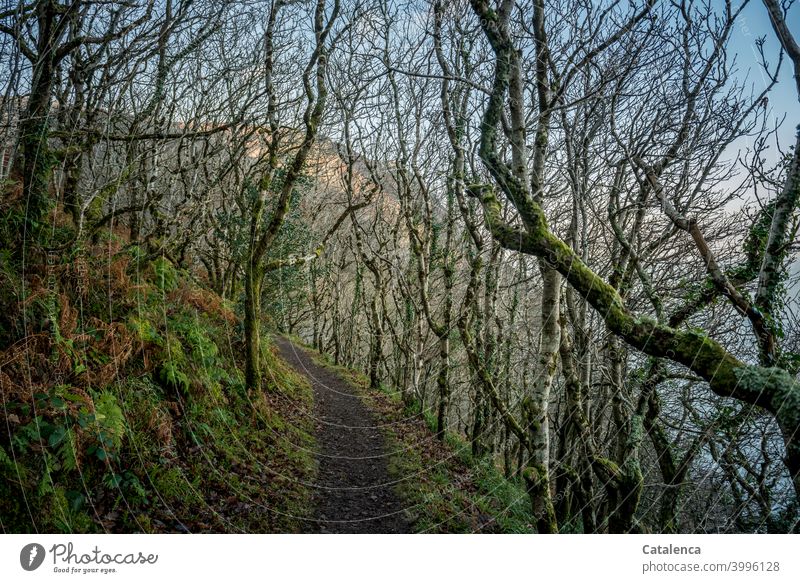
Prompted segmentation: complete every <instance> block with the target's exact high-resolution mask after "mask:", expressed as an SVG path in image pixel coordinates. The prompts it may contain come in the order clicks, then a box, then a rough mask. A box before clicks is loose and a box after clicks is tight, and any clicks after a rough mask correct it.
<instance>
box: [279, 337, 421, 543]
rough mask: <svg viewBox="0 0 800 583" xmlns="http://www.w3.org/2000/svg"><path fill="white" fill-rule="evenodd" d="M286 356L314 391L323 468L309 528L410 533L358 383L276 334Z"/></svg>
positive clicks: (383, 447)
mask: <svg viewBox="0 0 800 583" xmlns="http://www.w3.org/2000/svg"><path fill="white" fill-rule="evenodd" d="M275 343H276V344H277V346H278V349H279V350H280V353H281V356H282V357H283V359H284V360H285V361H286V362H288V363H289V364H290V365H291V366H292V367H293V368H294V369H295V370H297V371H298V372H299V373H300V374H302V375H304V376H305V377H307V378H308V380H309V382H310V383H311V386H312V388H313V391H314V415H315V418H316V427H317V434H316V435H317V442H318V444H319V446H320V451H319V454H318V461H319V474H318V477H317V482H316V484H315V486H314V487H315V492H314V502H315V514H314V518H315V520H313V521H311V522H309V528H308V531H309V532H321V533H408V532H411V529H410V525H409V523H408V521H407V520H406V518H405V517H404V514H403V506H402V504H401V501H400V499H399V498H398V497H397V495H396V494H395V493H394V492H393V490H392V486H391V484H392V482H393V480H392V479H391V477H390V476H389V470H388V467H387V459H388V452H387V450H386V443H385V440H384V438H383V435H382V434H381V431H380V429H379V428H377V427H376V426H375V423H374V421H373V416H372V414H371V413H370V411H369V410H368V409H367V407H366V406H365V405H364V403H362V401H361V398H360V397H359V396H358V395H357V394H356V392H355V389H354V388H353V386H352V385H351V384H350V383H348V382H347V381H345V380H344V379H342V378H341V377H339V376H338V375H337V374H336V373H335V372H333V371H331V370H329V369H327V368H325V367H323V366H320V365H318V364H317V363H315V362H314V360H313V359H312V357H311V356H310V355H309V354H308V353H306V352H305V351H304V350H303V349H302V348H299V347H297V346H295V345H293V344H292V343H290V342H289V341H287V340H285V339H283V338H279V337H276V338H275Z"/></svg>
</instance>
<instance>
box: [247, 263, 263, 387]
mask: <svg viewBox="0 0 800 583" xmlns="http://www.w3.org/2000/svg"><path fill="white" fill-rule="evenodd" d="M261 279H262V278H261V274H260V271H259V269H258V266H256V265H253V264H252V262H251V263H249V264H248V266H247V270H246V273H245V284H244V287H245V298H244V344H245V369H244V370H245V383H246V385H247V388H248V389H250V390H252V391H255V392H256V393H258V392H260V391H261Z"/></svg>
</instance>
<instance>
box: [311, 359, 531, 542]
mask: <svg viewBox="0 0 800 583" xmlns="http://www.w3.org/2000/svg"><path fill="white" fill-rule="evenodd" d="M313 354H314V355H315V358H316V361H317V362H318V363H319V364H321V365H324V366H327V367H328V368H330V369H331V370H334V371H336V372H337V373H338V374H339V375H340V376H341V377H342V378H344V379H345V380H347V381H349V382H350V383H351V384H352V385H353V386H355V387H356V388H357V389H358V391H359V392H360V394H361V396H362V399H363V401H364V403H365V404H366V405H367V406H368V407H369V408H370V409H371V411H372V412H373V415H374V416H375V421H376V423H377V424H379V425H380V426H381V429H382V430H383V433H384V436H385V439H386V447H387V451H389V452H390V455H389V472H390V474H391V476H392V477H393V478H394V479H395V480H397V485H396V487H395V489H396V492H397V494H398V495H399V496H400V497H401V499H402V500H403V502H404V505H405V507H406V508H407V510H406V512H407V514H408V518H409V519H410V521H411V522H412V524H413V525H414V530H415V531H416V532H424V533H471V532H483V533H530V532H535V528H534V525H533V517H532V514H531V511H530V502H529V498H528V495H527V493H526V491H525V488H524V487H523V486H522V485H521V484H520V483H518V482H515V481H513V480H509V479H507V478H506V477H505V476H504V475H503V473H502V472H501V471H500V470H499V469H498V468H497V467H496V465H495V464H494V462H493V460H491V459H490V458H481V459H476V458H474V457H473V455H472V452H471V447H470V445H469V443H467V442H466V441H465V440H464V439H463V438H462V437H460V436H458V435H455V434H452V433H447V434H446V436H445V439H444V441H443V442H442V441H440V440H438V439H437V438H436V436H435V433H434V430H435V426H436V422H435V419H434V417H433V415H432V414H431V413H430V412H429V411H423V410H422V408H421V407H420V404H419V403H418V402H414V403H410V404H404V403H403V400H402V398H401V395H400V393H399V392H398V391H395V390H393V389H391V388H388V387H385V386H382V387H381V388H380V390H372V389H370V388H369V381H368V379H367V377H366V376H364V375H363V374H362V373H360V372H357V371H354V370H352V369H348V368H345V367H342V366H337V365H334V364H333V363H332V362H331V361H330V359H328V358H327V357H326V356H325V355H320V354H319V353H316V352H314V353H313Z"/></svg>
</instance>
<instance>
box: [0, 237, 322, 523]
mask: <svg viewBox="0 0 800 583" xmlns="http://www.w3.org/2000/svg"><path fill="white" fill-rule="evenodd" d="M109 249H110V250H111V253H109ZM49 263H50V266H49V267H45V266H42V268H41V269H39V270H38V271H37V268H36V266H34V267H33V268H31V269H30V271H29V273H28V274H27V275H26V276H25V279H24V280H23V279H22V277H21V276H19V275H18V274H19V273H21V270H18V269H16V267H15V265H14V259H13V257H12V256H11V255H10V254H3V255H2V256H0V294H2V297H3V298H6V299H9V298H10V299H11V302H9V309H7V310H5V312H4V313H3V314H2V315H0V340H1V342H0V346H2V347H4V348H3V349H2V350H0V363H2V364H0V396H1V397H2V401H0V406H2V408H3V414H4V418H5V419H6V422H7V423H6V424H5V427H4V428H3V430H2V431H0V499H2V501H3V502H2V506H0V529H2V531H3V532H66V533H79V532H294V531H299V530H301V528H302V524H303V520H302V519H303V518H304V517H305V516H306V514H307V512H308V508H309V507H310V488H309V487H308V484H311V483H313V481H314V475H315V472H316V467H315V461H314V449H315V442H314V438H313V430H314V428H313V424H312V422H311V416H310V415H308V411H309V410H310V408H311V406H312V393H311V388H310V386H309V385H308V383H307V382H306V381H305V379H303V378H302V377H301V376H299V375H297V374H295V373H294V372H293V371H292V370H291V369H289V368H288V367H287V366H286V365H285V364H284V363H283V362H282V361H281V360H280V359H279V358H278V357H277V356H276V355H275V353H274V351H273V348H272V347H271V345H270V344H269V342H268V340H267V339H265V342H264V346H265V349H264V355H263V358H264V371H265V381H264V384H265V388H264V391H263V393H261V394H254V393H253V392H252V391H250V390H248V389H247V388H246V387H245V384H244V378H243V374H242V372H241V368H242V364H243V363H242V362H241V354H243V350H242V346H241V344H240V336H241V334H240V331H239V329H238V328H237V326H238V323H237V322H238V319H237V317H236V315H235V313H234V311H233V306H232V305H229V304H228V302H226V301H223V300H222V299H221V298H220V297H218V296H217V295H215V294H213V293H212V292H210V291H208V290H207V289H205V288H204V286H203V285H202V284H200V283H198V282H197V281H195V280H194V279H193V278H192V277H191V275H190V274H188V273H186V272H184V271H181V270H179V269H176V268H175V267H174V266H173V264H172V263H171V262H170V261H169V260H168V259H166V258H156V259H155V260H148V259H146V258H145V257H144V254H143V253H142V252H141V251H140V250H139V248H138V247H133V248H124V247H123V245H122V243H121V242H119V241H117V240H114V239H113V238H111V239H109V240H106V241H103V242H102V243H101V244H99V245H98V246H97V247H96V248H87V249H85V250H83V251H82V252H79V253H78V254H77V255H76V254H73V255H68V256H64V257H58V258H55V259H54V260H49ZM48 270H49V273H48Z"/></svg>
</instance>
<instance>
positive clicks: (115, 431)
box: [94, 391, 125, 450]
mask: <svg viewBox="0 0 800 583" xmlns="http://www.w3.org/2000/svg"><path fill="white" fill-rule="evenodd" d="M94 408H95V421H96V422H97V426H98V429H99V431H98V439H99V440H100V442H101V443H102V444H103V446H105V448H106V449H113V450H118V449H119V448H120V446H121V445H122V437H123V436H124V435H125V415H123V413H122V409H120V407H119V404H118V403H117V397H116V396H115V395H114V394H113V393H111V392H110V391H103V392H101V393H100V394H99V395H98V396H97V398H95V400H94Z"/></svg>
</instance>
